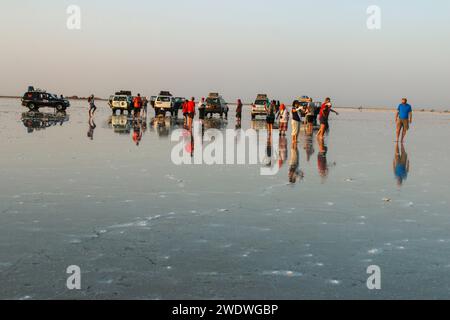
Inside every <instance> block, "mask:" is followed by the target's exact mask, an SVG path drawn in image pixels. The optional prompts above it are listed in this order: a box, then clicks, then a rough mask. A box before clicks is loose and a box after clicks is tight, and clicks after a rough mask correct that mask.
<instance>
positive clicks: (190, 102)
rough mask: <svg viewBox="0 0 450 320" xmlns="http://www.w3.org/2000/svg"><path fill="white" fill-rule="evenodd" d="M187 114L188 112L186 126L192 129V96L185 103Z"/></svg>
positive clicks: (193, 101) (193, 99)
mask: <svg viewBox="0 0 450 320" xmlns="http://www.w3.org/2000/svg"><path fill="white" fill-rule="evenodd" d="M187 114H188V128H189V130H191V129H192V121H193V120H194V117H195V98H194V97H192V99H191V101H189V102H188V103H187Z"/></svg>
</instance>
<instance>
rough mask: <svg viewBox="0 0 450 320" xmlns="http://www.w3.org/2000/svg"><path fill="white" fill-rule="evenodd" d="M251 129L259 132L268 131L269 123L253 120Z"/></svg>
mask: <svg viewBox="0 0 450 320" xmlns="http://www.w3.org/2000/svg"><path fill="white" fill-rule="evenodd" d="M251 128H252V129H253V130H256V131H259V130H266V129H267V122H266V120H261V119H258V120H252V123H251Z"/></svg>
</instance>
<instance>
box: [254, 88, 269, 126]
mask: <svg viewBox="0 0 450 320" xmlns="http://www.w3.org/2000/svg"><path fill="white" fill-rule="evenodd" d="M268 103H269V99H268V98H267V94H258V96H257V97H256V100H255V103H254V104H253V105H252V120H255V118H256V116H259V115H264V116H265V115H266V114H267V113H266V105H267V104H268Z"/></svg>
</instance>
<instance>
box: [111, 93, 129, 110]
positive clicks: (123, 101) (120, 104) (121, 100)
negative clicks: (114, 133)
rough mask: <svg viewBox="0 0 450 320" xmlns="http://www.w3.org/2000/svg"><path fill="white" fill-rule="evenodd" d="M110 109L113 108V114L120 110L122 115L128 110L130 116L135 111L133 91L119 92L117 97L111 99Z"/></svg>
mask: <svg viewBox="0 0 450 320" xmlns="http://www.w3.org/2000/svg"><path fill="white" fill-rule="evenodd" d="M108 104H109V107H110V108H111V110H112V112H113V114H116V111H117V110H119V111H120V114H123V113H124V111H125V110H126V111H127V112H128V113H129V114H131V111H132V110H133V95H132V94H131V91H124V90H122V91H119V92H116V94H115V95H113V96H111V97H109V102H108Z"/></svg>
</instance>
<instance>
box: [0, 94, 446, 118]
mask: <svg viewBox="0 0 450 320" xmlns="http://www.w3.org/2000/svg"><path fill="white" fill-rule="evenodd" d="M21 98H22V97H18V96H0V99H21ZM65 98H66V99H68V100H73V101H83V100H87V99H88V98H87V97H86V98H84V97H65ZM96 100H98V101H108V99H104V98H96ZM228 104H229V105H231V106H233V105H236V103H228ZM244 105H245V106H250V104H248V103H244ZM336 109H340V110H352V111H392V112H395V110H396V109H394V108H389V107H362V108H361V107H336ZM414 112H423V113H436V114H450V110H436V109H424V108H418V109H415V110H414Z"/></svg>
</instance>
